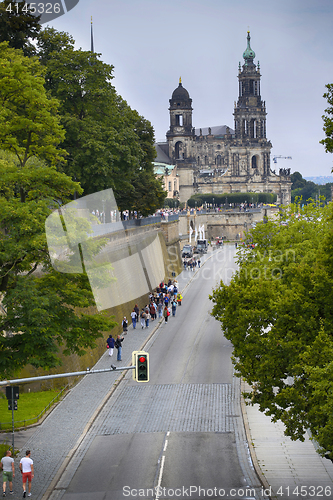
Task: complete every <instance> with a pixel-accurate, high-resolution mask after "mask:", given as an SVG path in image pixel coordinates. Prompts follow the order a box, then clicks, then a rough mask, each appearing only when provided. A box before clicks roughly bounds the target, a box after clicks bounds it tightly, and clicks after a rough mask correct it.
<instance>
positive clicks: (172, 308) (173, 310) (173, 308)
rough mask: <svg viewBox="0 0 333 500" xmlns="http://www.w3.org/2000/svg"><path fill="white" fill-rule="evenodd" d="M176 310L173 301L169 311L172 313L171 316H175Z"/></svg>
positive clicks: (175, 304) (175, 303)
mask: <svg viewBox="0 0 333 500" xmlns="http://www.w3.org/2000/svg"><path fill="white" fill-rule="evenodd" d="M176 308H177V302H176V301H175V299H173V301H172V302H171V311H172V316H176Z"/></svg>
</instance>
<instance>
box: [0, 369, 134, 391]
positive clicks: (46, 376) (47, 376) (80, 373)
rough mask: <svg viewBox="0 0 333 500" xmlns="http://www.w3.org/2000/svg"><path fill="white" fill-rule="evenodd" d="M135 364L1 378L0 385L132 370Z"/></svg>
mask: <svg viewBox="0 0 333 500" xmlns="http://www.w3.org/2000/svg"><path fill="white" fill-rule="evenodd" d="M134 369H135V366H114V365H111V368H103V369H102V370H89V368H87V370H85V371H82V372H71V373H57V374H55V375H42V376H40V377H29V378H16V379H14V380H2V381H1V382H0V386H2V385H14V384H26V383H28V382H36V381H37V380H51V379H54V378H64V377H77V376H79V375H92V374H95V373H105V372H113V371H123V370H134Z"/></svg>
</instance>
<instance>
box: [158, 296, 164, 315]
mask: <svg viewBox="0 0 333 500" xmlns="http://www.w3.org/2000/svg"><path fill="white" fill-rule="evenodd" d="M157 310H158V317H159V318H162V316H163V302H162V301H161V300H160V301H159V303H158V305H157Z"/></svg>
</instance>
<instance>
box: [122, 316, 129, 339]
mask: <svg viewBox="0 0 333 500" xmlns="http://www.w3.org/2000/svg"><path fill="white" fill-rule="evenodd" d="M121 324H122V327H123V334H124V335H126V333H127V328H128V321H127V318H126V316H124V319H123V321H122V323H121Z"/></svg>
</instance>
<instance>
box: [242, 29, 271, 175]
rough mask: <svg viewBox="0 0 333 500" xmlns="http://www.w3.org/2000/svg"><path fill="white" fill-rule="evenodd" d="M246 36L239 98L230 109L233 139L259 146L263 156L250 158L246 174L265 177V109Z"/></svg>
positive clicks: (267, 146)
mask: <svg viewBox="0 0 333 500" xmlns="http://www.w3.org/2000/svg"><path fill="white" fill-rule="evenodd" d="M250 41H251V37H250V32H249V31H248V32H247V47H246V50H245V51H244V53H243V58H244V64H243V67H242V68H241V65H240V63H239V68H238V82H239V95H238V101H237V105H235V109H234V120H235V138H236V139H238V140H241V141H242V142H243V144H244V146H245V145H246V146H247V148H249V151H250V152H251V149H252V148H255V149H256V146H257V147H258V146H259V145H260V147H261V148H263V147H264V150H265V151H264V152H262V153H261V154H259V155H258V154H256V153H255V151H253V152H252V153H253V154H251V159H250V160H251V163H250V165H249V172H248V173H249V174H250V175H251V174H252V173H255V171H258V172H260V173H261V174H262V175H268V174H269V157H270V149H271V143H270V142H269V141H267V139H266V114H267V113H266V105H265V102H264V101H262V100H261V95H260V77H261V74H260V66H259V62H258V65H257V66H256V65H255V64H254V62H253V59H254V58H255V53H254V51H253V50H252V49H251V45H250Z"/></svg>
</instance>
